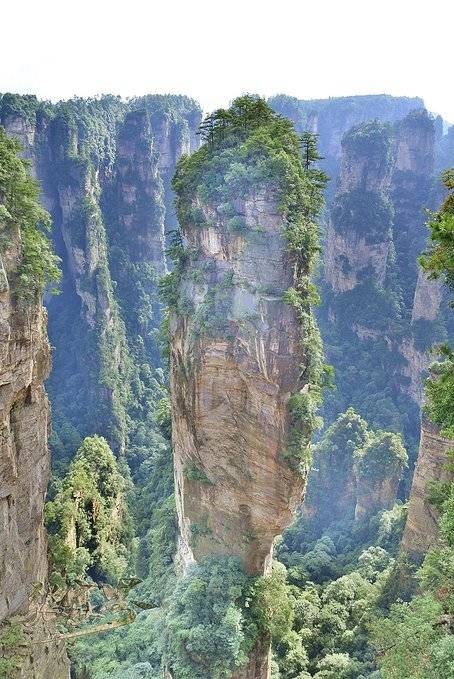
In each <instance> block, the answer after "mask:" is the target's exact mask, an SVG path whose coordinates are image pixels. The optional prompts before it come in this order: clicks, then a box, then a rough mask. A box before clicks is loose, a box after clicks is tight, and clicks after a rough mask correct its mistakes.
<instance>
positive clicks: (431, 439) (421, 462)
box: [401, 418, 454, 560]
mask: <svg viewBox="0 0 454 679" xmlns="http://www.w3.org/2000/svg"><path fill="white" fill-rule="evenodd" d="M453 449H454V440H452V439H447V438H446V437H444V436H442V435H441V434H440V429H439V427H438V425H436V424H434V423H433V422H430V420H428V419H427V418H423V421H422V425H421V442H420V446H419V454H418V460H417V463H416V469H415V474H414V477H413V485H412V487H411V493H410V503H409V507H408V517H407V523H406V525H405V530H404V534H403V537H402V543H401V545H402V548H403V549H404V550H405V551H406V552H407V553H408V554H410V555H411V556H412V557H413V558H415V559H416V560H420V559H421V558H422V557H423V556H424V554H425V553H426V552H427V550H428V549H430V547H433V546H435V545H436V544H437V541H438V519H439V515H438V512H437V510H436V509H435V507H434V506H433V505H432V504H431V503H430V502H429V499H428V496H429V490H430V484H431V483H432V482H433V481H448V480H450V481H452V480H453V475H452V473H450V472H449V471H448V470H447V469H446V466H445V465H446V463H447V462H448V452H449V451H451V450H453Z"/></svg>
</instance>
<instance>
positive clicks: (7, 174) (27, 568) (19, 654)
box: [0, 129, 69, 679]
mask: <svg viewBox="0 0 454 679" xmlns="http://www.w3.org/2000/svg"><path fill="white" fill-rule="evenodd" d="M16 152H17V146H15V144H14V143H13V142H12V141H11V140H8V139H7V137H6V135H5V134H4V132H3V131H2V130H1V129H0V165H1V167H2V173H1V178H0V232H1V251H0V260H1V269H0V271H1V274H0V278H1V282H0V330H1V333H0V414H1V422H0V426H1V444H0V647H1V653H2V657H3V658H4V661H5V663H6V665H8V662H9V663H10V669H11V671H13V670H14V669H15V670H16V673H15V676H19V677H24V678H25V677H26V678H27V679H31V678H36V679H42V677H45V676H49V677H55V679H65V678H66V677H68V671H69V670H68V665H67V661H66V655H65V649H64V645H62V644H61V643H58V642H55V640H53V639H52V637H55V634H56V632H55V628H54V626H53V622H52V614H49V612H47V611H45V607H46V601H45V597H46V587H47V540H46V534H45V530H44V521H43V509H44V497H45V493H46V488H47V483H48V480H49V472H50V454H49V450H48V445H47V444H48V440H47V437H48V430H49V405H48V399H47V395H46V392H45V390H44V380H45V379H46V377H47V376H48V373H49V369H50V347H49V343H48V339H47V332H46V325H47V317H46V312H45V310H44V309H43V306H42V303H41V297H42V291H43V285H44V283H45V281H46V279H47V278H48V277H49V276H52V275H54V273H55V262H54V260H53V257H52V254H51V252H50V249H49V246H48V243H47V241H46V239H45V237H44V236H43V235H42V234H41V233H40V232H39V231H38V229H37V226H36V221H37V220H40V221H42V222H47V219H48V217H47V215H46V213H45V212H44V211H43V210H41V208H39V207H38V205H37V202H36V194H37V189H36V188H35V187H34V185H33V184H32V183H31V182H30V180H29V179H28V178H27V175H26V172H25V169H24V167H23V165H22V163H21V161H19V159H18V158H17V156H16ZM2 623H3V624H2ZM11 626H12V627H11ZM13 628H14V630H15V631H14V634H12V635H11V636H13V637H14V635H16V639H17V642H16V644H15V643H11V644H6V642H5V641H4V639H5V635H6V636H7V632H8V629H9V630H11V629H13Z"/></svg>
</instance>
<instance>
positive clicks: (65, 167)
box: [0, 95, 201, 459]
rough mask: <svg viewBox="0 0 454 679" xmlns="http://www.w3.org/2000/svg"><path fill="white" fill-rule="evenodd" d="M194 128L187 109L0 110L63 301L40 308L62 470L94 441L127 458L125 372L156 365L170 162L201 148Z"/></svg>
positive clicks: (135, 103)
mask: <svg viewBox="0 0 454 679" xmlns="http://www.w3.org/2000/svg"><path fill="white" fill-rule="evenodd" d="M200 117H201V112H200V109H199V107H198V105H197V104H196V103H195V102H194V101H192V100H190V99H188V98H186V97H159V96H157V97H153V96H149V97H142V98H140V99H135V100H131V101H129V102H127V103H126V102H122V101H121V100H120V99H119V98H117V97H111V96H106V97H103V98H101V99H98V100H81V99H78V100H73V101H69V102H61V103H59V104H56V105H49V104H47V103H42V102H39V101H37V100H36V99H35V98H34V97H18V96H15V95H4V96H3V97H2V98H0V123H1V124H2V125H4V127H5V129H6V130H7V132H8V133H10V134H11V135H15V136H17V137H18V138H19V139H20V141H21V143H22V146H23V153H24V155H25V156H26V157H27V158H28V159H30V161H31V164H32V169H33V173H34V175H35V176H37V177H38V179H39V180H40V181H41V184H42V202H43V204H44V205H45V207H46V208H47V209H48V210H49V211H50V213H51V216H52V220H53V234H52V238H53V241H54V247H55V250H56V252H57V254H58V255H59V256H60V258H61V260H62V270H63V282H62V286H61V288H62V289H61V294H60V295H59V296H58V297H56V298H49V299H47V300H46V303H47V306H48V312H49V335H50V340H51V343H52V345H53V347H54V359H53V363H54V368H53V371H52V375H51V378H50V381H49V383H48V389H49V394H50V398H51V401H52V407H53V425H54V426H53V431H54V436H53V439H52V442H53V448H54V450H55V451H56V456H57V457H59V458H64V459H66V458H68V457H70V456H71V455H72V454H74V452H75V450H76V449H77V447H78V446H79V445H80V442H81V438H82V437H84V436H85V435H91V434H93V433H99V434H101V435H103V436H105V437H106V438H107V439H108V441H109V443H110V445H111V446H112V448H113V449H114V450H115V451H116V452H119V451H123V450H125V448H126V447H127V443H128V437H129V432H130V430H131V426H130V424H128V418H130V417H131V413H130V404H129V402H128V399H129V400H131V399H130V398H129V396H128V393H129V392H130V382H131V381H132V380H131V375H130V366H131V364H132V363H133V362H134V361H137V363H138V364H140V365H142V364H145V363H147V362H149V363H150V364H151V366H152V367H153V368H155V367H158V366H159V365H160V359H159V352H158V349H157V346H156V339H155V337H154V336H153V335H152V332H151V331H152V330H153V329H156V327H157V326H158V325H159V321H160V317H161V311H160V305H159V303H158V299H157V280H158V277H159V276H160V275H161V274H163V273H164V272H165V271H166V267H167V265H166V256H165V237H166V231H167V230H169V229H171V228H173V227H174V224H175V212H174V207H173V196H172V195H171V188H170V182H171V176H172V174H173V172H174V168H175V165H176V162H177V160H178V158H179V156H180V155H181V154H182V153H184V152H187V151H189V150H191V148H195V145H196V144H197V143H198V142H197V139H196V137H195V131H196V129H197V126H198V123H199V120H200ZM139 345H140V346H139ZM139 353H140V358H139ZM132 354H134V358H133V357H132ZM128 366H129V367H128ZM139 391H140V390H139ZM142 393H143V390H142ZM138 398H139V397H138Z"/></svg>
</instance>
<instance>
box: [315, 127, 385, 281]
mask: <svg viewBox="0 0 454 679" xmlns="http://www.w3.org/2000/svg"><path fill="white" fill-rule="evenodd" d="M390 145H391V140H390V130H389V128H387V127H386V126H383V125H379V124H377V123H370V124H369V123H368V124H366V125H364V126H361V127H359V128H354V129H353V130H351V131H350V132H349V134H347V135H346V136H345V137H344V139H343V142H342V149H343V155H342V162H341V172H340V175H339V182H338V188H337V193H336V198H335V200H334V203H333V208H332V213H331V215H332V216H331V222H330V226H329V229H328V232H327V238H326V255H325V278H326V280H327V281H328V283H329V284H330V285H331V287H332V289H333V291H334V292H346V291H347V290H352V289H353V288H355V287H356V286H357V285H358V284H359V282H360V279H361V273H362V272H364V271H366V272H367V271H368V270H370V271H371V273H372V275H373V278H374V280H375V282H376V283H378V284H379V285H381V286H383V285H384V282H385V276H386V270H387V263H388V255H389V248H390V243H391V230H390V224H391V219H390V217H391V214H390V206H389V203H388V201H387V191H388V188H389V182H390V177H391V170H392V156H391V152H390ZM363 278H364V276H363Z"/></svg>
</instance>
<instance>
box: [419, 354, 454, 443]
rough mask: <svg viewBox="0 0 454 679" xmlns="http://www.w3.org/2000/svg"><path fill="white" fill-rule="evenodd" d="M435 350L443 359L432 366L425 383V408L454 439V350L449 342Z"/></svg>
mask: <svg viewBox="0 0 454 679" xmlns="http://www.w3.org/2000/svg"><path fill="white" fill-rule="evenodd" d="M435 351H436V352H437V353H439V354H440V356H441V357H442V360H441V361H438V362H436V363H432V365H431V367H430V370H431V377H430V378H429V379H428V380H426V384H425V392H426V404H425V410H426V412H427V414H428V416H429V418H430V419H431V420H432V421H433V422H436V423H437V424H439V425H440V427H441V430H442V433H443V434H444V435H445V436H447V437H448V438H453V439H454V352H453V350H452V349H451V347H450V346H449V345H447V344H444V345H442V346H440V347H437V348H436V349H435Z"/></svg>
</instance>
